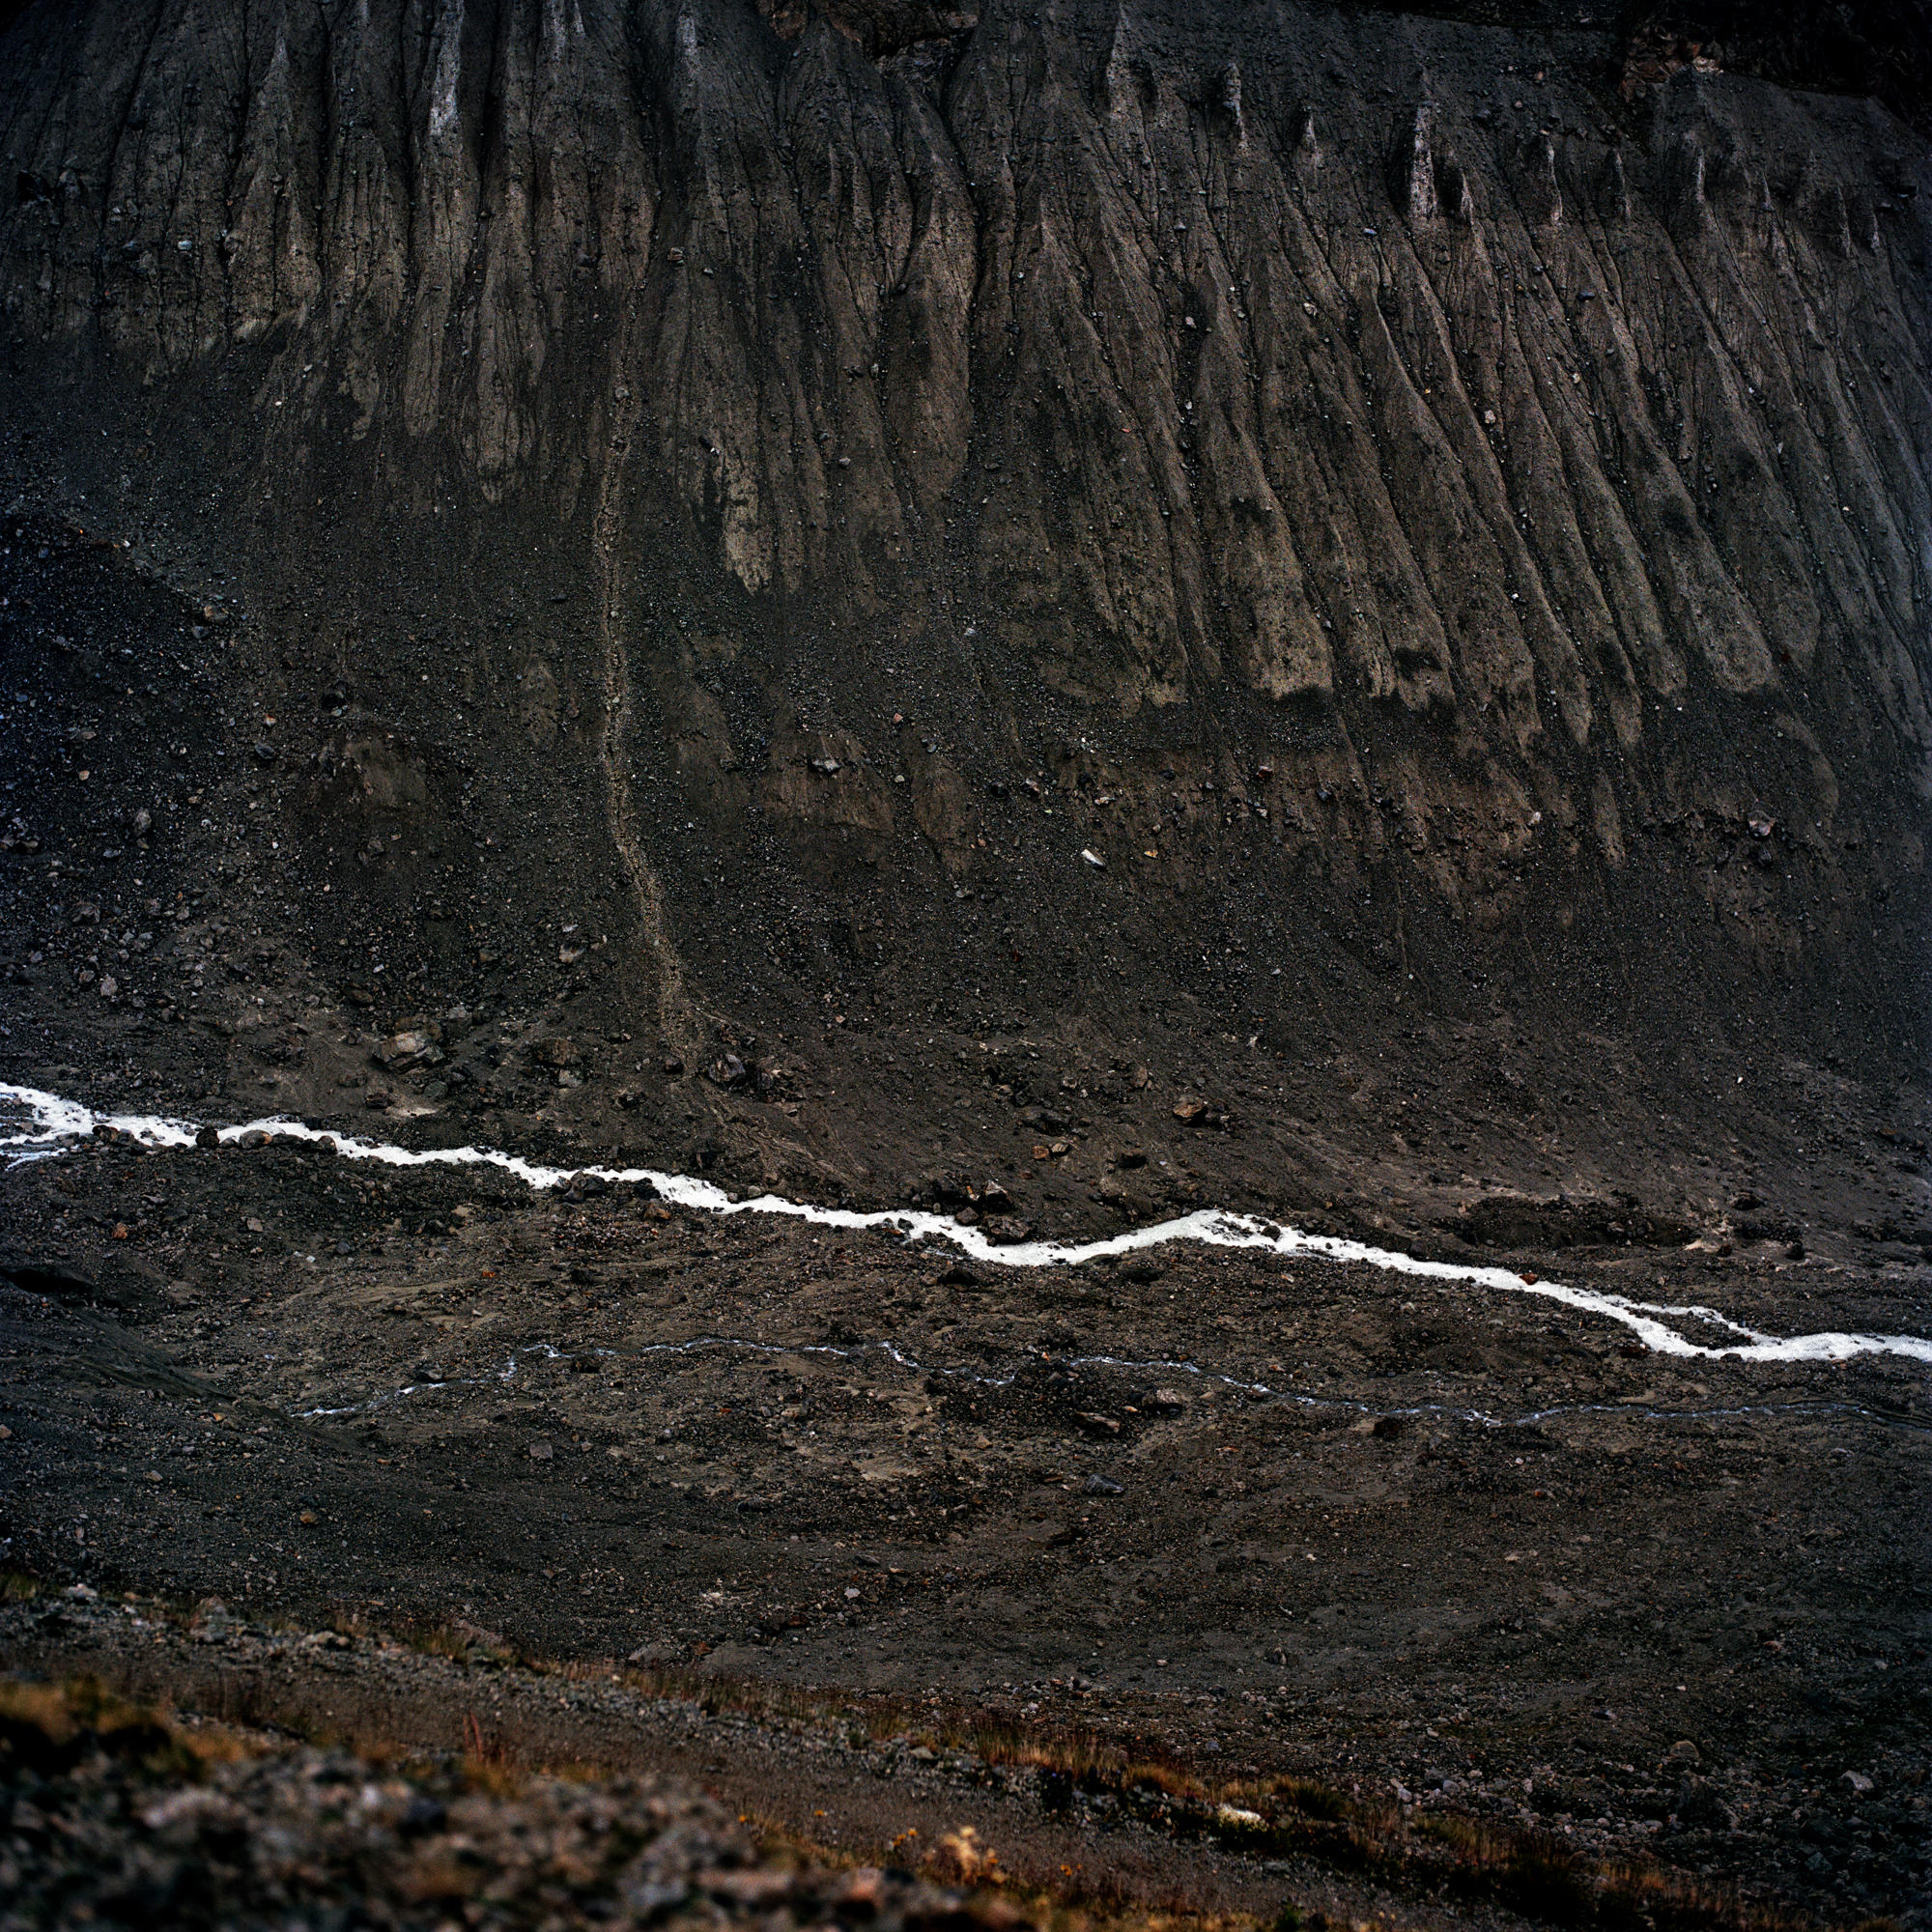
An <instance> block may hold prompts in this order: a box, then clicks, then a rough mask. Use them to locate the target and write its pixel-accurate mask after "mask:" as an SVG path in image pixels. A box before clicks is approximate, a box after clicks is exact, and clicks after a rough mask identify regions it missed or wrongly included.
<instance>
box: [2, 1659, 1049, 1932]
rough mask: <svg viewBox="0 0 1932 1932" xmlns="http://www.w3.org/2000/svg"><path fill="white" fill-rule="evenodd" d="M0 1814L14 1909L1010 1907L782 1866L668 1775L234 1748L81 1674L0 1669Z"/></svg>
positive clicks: (1006, 1922) (583, 1915)
mask: <svg viewBox="0 0 1932 1932" xmlns="http://www.w3.org/2000/svg"><path fill="white" fill-rule="evenodd" d="M0 1828H4V1829H5V1830H6V1831H7V1833H8V1834H9V1844H8V1847H7V1850H6V1852H5V1853H4V1854H0V1889H4V1891H5V1894H6V1897H7V1900H8V1904H7V1922H8V1923H9V1924H10V1925H15V1926H36V1927H39V1926H47V1927H52V1926H68V1925H82V1924H92V1923H100V1922H106V1923H117V1924H118V1923H131V1922H137V1921H140V1922H149V1923H167V1924H193V1925H196V1926H207V1927H218V1926H247V1925H261V1924H265V1923H273V1924H275V1925H278V1926H283V1927H302V1928H307V1927H316V1928H323V1927H337V1926H342V1925H360V1926H378V1927H396V1928H403V1927H423V1928H425V1932H426V1929H427V1928H430V1927H435V1926H443V1925H447V1924H450V1923H453V1922H460V1923H462V1924H464V1925H467V1926H471V1927H512V1926H518V1927H521V1926H532V1925H539V1924H540V1925H544V1926H547V1927H552V1928H555V1932H564V1928H568V1927H578V1926H588V1925H598V1926H607V1927H619V1928H622V1927H631V1926H643V1925H670V1926H693V1927H696V1926H718V1927H723V1926H727V1925H734V1924H740V1923H756V1924H758V1925H760V1926H763V1927H767V1928H779V1927H784V1926H790V1925H813V1926H831V1925H855V1924H865V1925H867V1926H872V1927H881V1928H891V1932H898V1928H903V1932H915V1928H918V1932H974V1928H993V1927H1009V1926H1012V1925H1015V1924H1017V1923H1019V1922H1020V1921H1019V1917H1018V1915H1017V1914H1016V1913H1014V1912H1012V1911H1010V1910H1009V1909H1007V1908H1005V1907H1004V1906H1002V1905H1000V1904H998V1903H997V1902H995V1903H994V1904H992V1905H990V1906H987V1907H985V1908H979V1909H976V1908H975V1907H973V1906H971V1905H970V1904H968V1903H967V1902H966V1901H965V1900H964V1899H962V1897H961V1896H960V1894H958V1893H956V1892H951V1891H945V1890H942V1889H939V1888H937V1887H935V1886H931V1885H927V1884H924V1883H923V1882H921V1881H919V1880H916V1879H914V1878H913V1877H912V1876H911V1875H910V1874H908V1873H905V1872H895V1873H890V1874H889V1873H884V1872H880V1871H877V1870H871V1869H863V1868H862V1869H857V1870H849V1871H829V1870H825V1869H823V1868H819V1869H811V1868H803V1867H798V1866H795V1865H790V1864H780V1863H778V1862H775V1861H772V1860H770V1859H768V1858H766V1857H764V1856H762V1855H761V1854H760V1853H759V1852H758V1851H757V1850H756V1849H755V1848H754V1847H753V1843H752V1841H751V1838H750V1836H749V1834H748V1833H746V1832H745V1831H744V1830H743V1829H742V1828H741V1827H740V1826H739V1825H738V1824H736V1823H734V1822H733V1821H732V1820H731V1819H729V1818H728V1817H727V1816H726V1815H725V1813H724V1811H723V1810H722V1809H721V1808H720V1807H719V1806H718V1805H717V1804H714V1803H712V1802H711V1801H710V1800H709V1799H706V1798H703V1797H700V1796H698V1795H697V1794H696V1793H695V1792H693V1791H691V1790H689V1789H687V1788H684V1787H682V1786H680V1785H678V1784H676V1783H674V1782H671V1781H668V1780H665V1779H657V1778H646V1779H641V1780H636V1779H633V1780H621V1779H620V1780H595V1781H593V1780H587V1779H582V1780H576V1781H567V1780H563V1779H559V1778H554V1777H535V1778H530V1779H528V1780H526V1781H525V1780H513V1779H510V1778H508V1777H506V1776H493V1775H492V1774H490V1773H488V1772H487V1771H486V1770H484V1769H482V1768H480V1767H478V1766H475V1765H471V1766H469V1767H468V1768H467V1769H466V1768H465V1767H463V1766H461V1765H455V1764H445V1765H443V1766H441V1767H440V1768H429V1769H424V1768H417V1769H414V1770H412V1771H410V1772H407V1773H405V1772H401V1771H398V1770H396V1769H394V1768H392V1767H387V1766H384V1765H380V1764H376V1763H372V1762H371V1761H370V1760H369V1759H367V1758H365V1757H360V1756H357V1755H356V1754H355V1753H354V1752H351V1751H347V1750H317V1749H307V1748H302V1749H287V1748H280V1749H270V1750H260V1749H258V1748H244V1747H242V1745H241V1742H240V1741H239V1740H238V1739H237V1738H236V1737H234V1736H233V1735H232V1734H222V1733H218V1732H217V1733H213V1734H211V1733H209V1732H207V1731H205V1730H196V1729H193V1728H189V1729H180V1728H177V1727H175V1726H172V1725H169V1724H167V1723H165V1722H163V1721H162V1720H161V1719H159V1718H158V1717H156V1715H155V1714H154V1713H152V1712H149V1711H144V1710H141V1709H139V1708H136V1707H133V1706H130V1705H127V1704H124V1703H121V1702H120V1701H119V1700H117V1699H115V1698H113V1697H111V1696H108V1695H105V1694H104V1693H101V1692H100V1691H99V1690H98V1688H94V1687H90V1686H88V1685H87V1684H85V1683H83V1684H79V1685H71V1686H69V1687H67V1688H65V1689H62V1688H60V1687H57V1686H51V1685H31V1684H17V1683H10V1684H7V1685H4V1686H0Z"/></svg>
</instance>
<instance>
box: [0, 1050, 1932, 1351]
mask: <svg viewBox="0 0 1932 1932" xmlns="http://www.w3.org/2000/svg"><path fill="white" fill-rule="evenodd" d="M7 1101H12V1102H13V1103H14V1105H16V1106H18V1107H20V1108H22V1109H24V1110H25V1111H26V1113H27V1114H28V1115H29V1116H30V1117H31V1126H30V1127H28V1128H25V1129H21V1130H15V1131H13V1132H9V1133H0V1151H6V1152H8V1153H9V1154H10V1155H11V1157H12V1159H14V1160H20V1159H33V1158H36V1157H46V1156H48V1155H51V1154H55V1153H58V1152H60V1151H62V1144H63V1143H64V1142H68V1141H75V1140H80V1139H84V1138H85V1137H86V1136H88V1135H89V1134H91V1133H93V1131H94V1129H95V1128H96V1127H97V1126H110V1127H113V1128H114V1129H115V1130H116V1131H117V1132H119V1133H124V1134H127V1135H128V1137H129V1138H130V1139H132V1140H136V1141H139V1142H140V1143H141V1144H142V1145H143V1146H145V1147H162V1148H192V1147H194V1146H195V1145H196V1144H197V1139H198V1136H199V1135H200V1134H201V1132H202V1131H203V1129H202V1127H201V1126H200V1125H199V1124H198V1123H197V1122H192V1121H187V1120H181V1119H171V1118H168V1117H165V1116H161V1115H153V1114H101V1113H97V1112H96V1111H95V1110H94V1109H93V1108H91V1107H87V1106H85V1105H83V1104H82V1103H81V1102H79V1101H77V1100H68V1099H63V1098H62V1097H61V1096H60V1095H59V1094H46V1093H43V1092H42V1091H41V1090H40V1089H38V1088H33V1087H14V1086H11V1085H8V1084H6V1083H4V1082H0V1102H7ZM215 1132H216V1135H217V1138H218V1140H219V1141H221V1142H223V1143H229V1142H234V1141H239V1140H240V1139H241V1136H242V1135H243V1134H247V1133H256V1132H261V1133H271V1134H274V1135H277V1136H279V1137H285V1138H287V1139H290V1140H298V1141H307V1142H309V1143H311V1144H312V1145H315V1146H318V1147H327V1148H330V1149H332V1150H333V1151H335V1152H336V1153H337V1154H339V1155H341V1156H342V1157H343V1158H344V1159H345V1160H374V1161H380V1162H382V1163H383V1164H384V1165H385V1166H388V1167H494V1168H497V1169H498V1170H499V1171H501V1172H502V1173H505V1174H511V1175H514V1176H515V1177H516V1178H517V1179H520V1180H522V1181H524V1182H526V1184H527V1185H528V1186H530V1187H532V1188H537V1189H544V1188H551V1187H554V1186H556V1185H557V1184H558V1183H559V1182H561V1181H565V1180H568V1179H571V1178H572V1177H573V1176H576V1175H594V1176H595V1177H596V1178H597V1179H600V1180H606V1181H614V1182H617V1183H619V1184H623V1185H630V1186H636V1185H638V1184H639V1183H643V1184H646V1185H648V1186H650V1187H651V1188H653V1189H654V1190H655V1191H656V1193H657V1195H658V1197H659V1199H661V1200H663V1201H668V1202H669V1203H671V1204H672V1205H673V1206H675V1207H679V1208H692V1209H695V1210H696V1211H699V1212H702V1213H708V1214H719V1215H732V1214H774V1215H780V1216H786V1217H789V1218H790V1219H793V1220H798V1221H806V1222H810V1224H811V1225H812V1226H814V1227H821V1228H840V1229H844V1230H845V1231H847V1232H848V1233H852V1234H863V1233H865V1232H867V1230H869V1229H883V1228H889V1229H892V1230H894V1231H895V1232H896V1233H899V1234H902V1235H906V1236H924V1237H926V1238H927V1239H931V1240H942V1241H945V1242H948V1243H949V1244H950V1245H952V1247H954V1248H957V1249H960V1250H961V1251H963V1252H964V1253H966V1254H967V1255H970V1256H971V1257H972V1258H973V1259H974V1260H975V1261H978V1262H980V1263H982V1264H985V1265H987V1266H990V1267H1018V1268H1025V1267H1077V1266H1079V1265H1080V1264H1082V1263H1083V1262H1091V1261H1099V1260H1102V1259H1104V1258H1106V1257H1108V1256H1114V1255H1127V1254H1135V1253H1138V1252H1140V1251H1141V1250H1143V1249H1147V1248H1157V1247H1163V1246H1165V1245H1166V1244H1167V1243H1169V1242H1170V1241H1195V1242H1199V1243H1200V1244H1202V1245H1203V1246H1206V1247H1216V1248H1245V1249H1249V1250H1260V1251H1263V1252H1265V1253H1269V1254H1276V1255H1280V1256H1282V1257H1283V1258H1284V1259H1287V1258H1289V1257H1293V1256H1296V1255H1306V1256H1311V1257H1314V1258H1317V1259H1320V1260H1323V1261H1332V1262H1343V1263H1350V1264H1357V1265H1360V1266H1365V1267H1378V1268H1384V1269H1386V1270H1388V1272H1390V1273H1392V1274H1401V1275H1408V1276H1411V1277H1414V1278H1417V1279H1421V1280H1424V1281H1441V1282H1461V1283H1465V1284H1467V1285H1468V1286H1470V1287H1473V1288H1487V1289H1491V1290H1493V1291H1494V1292H1495V1293H1499V1294H1527V1295H1534V1296H1537V1297H1538V1298H1540V1299H1542V1300H1545V1301H1555V1302H1560V1303H1561V1304H1563V1306H1565V1307H1567V1308H1575V1309H1577V1310H1578V1311H1579V1312H1581V1313H1583V1314H1588V1315H1600V1316H1603V1317H1604V1318H1605V1319H1606V1320H1608V1321H1616V1322H1620V1323H1622V1325H1623V1326H1624V1327H1626V1328H1628V1329H1630V1330H1631V1332H1632V1333H1633V1334H1634V1335H1635V1336H1636V1337H1637V1338H1638V1339H1639V1340H1640V1341H1642V1342H1643V1343H1644V1344H1645V1345H1646V1346H1647V1347H1648V1348H1650V1349H1652V1350H1655V1351H1656V1352H1657V1353H1658V1354H1661V1355H1681V1356H1690V1357H1696V1358H1698V1359H1702V1360H1706V1361H1716V1360H1719V1359H1722V1360H1729V1361H1739V1362H1842V1361H1848V1360H1850V1359H1851V1358H1852V1357H1853V1356H1855V1355H1900V1356H1903V1357H1905V1358H1906V1359H1907V1360H1909V1361H1916V1362H1925V1363H1928V1364H1932V1338H1927V1337H1924V1336H1918V1335H1873V1334H1863V1333H1854V1332H1847V1331H1845V1330H1842V1329H1826V1330H1823V1331H1821V1332H1819V1333H1816V1334H1811V1335H1789V1336H1777V1335H1768V1334H1764V1333H1762V1332H1761V1331H1759V1330H1757V1329H1754V1328H1747V1327H1745V1326H1743V1325H1742V1324H1741V1323H1739V1322H1736V1321H1732V1320H1731V1319H1730V1318H1729V1317H1728V1316H1724V1315H1720V1314H1719V1313H1718V1312H1717V1310H1715V1309H1711V1308H1704V1307H1701V1306H1698V1305H1695V1304H1690V1305H1686V1306H1682V1307H1679V1306H1675V1305H1672V1304H1669V1303H1662V1302H1651V1301H1632V1300H1631V1299H1629V1298H1628V1297H1627V1296H1625V1295H1621V1294H1605V1293H1599V1292H1598V1291H1596V1290H1594V1289H1587V1288H1572V1287H1570V1286H1568V1285H1567V1284H1566V1283H1563V1282H1557V1281H1547V1280H1543V1279H1540V1278H1539V1279H1537V1280H1534V1281H1532V1280H1530V1279H1528V1278H1527V1277H1526V1276H1523V1275H1520V1274H1516V1273H1513V1272H1511V1270H1510V1269H1508V1268H1500V1267H1477V1266H1471V1265H1469V1264H1465V1263H1462V1262H1432V1261H1424V1260H1422V1259H1420V1258H1419V1257H1417V1256H1415V1255H1406V1254H1404V1253H1403V1252H1402V1251H1401V1250H1400V1249H1396V1248H1375V1247H1370V1246H1369V1245H1368V1244H1367V1243H1365V1242H1362V1241H1350V1240H1347V1239H1345V1238H1343V1237H1342V1236H1339V1235H1311V1234H1308V1233H1306V1232H1305V1231H1304V1230H1302V1229H1300V1228H1293V1227H1286V1226H1284V1225H1282V1224H1281V1223H1279V1222H1276V1221H1269V1220H1264V1219H1263V1218H1262V1217H1261V1216H1259V1215H1254V1214H1237V1213H1235V1212H1233V1211H1232V1210H1231V1209H1228V1208H1197V1209H1196V1210H1195V1211H1194V1212H1193V1213H1191V1214H1182V1215H1179V1216H1178V1217H1177V1218H1175V1219H1174V1220H1171V1221H1159V1222H1156V1223H1154V1224H1153V1225H1152V1226H1151V1227H1146V1228H1130V1229H1128V1230H1127V1231H1126V1232H1125V1233H1124V1234H1120V1235H1110V1236H1107V1237H1106V1238H1105V1239H1104V1240H1098V1241H1068V1242H1062V1241H1015V1242H1011V1243H1008V1244H1001V1243H998V1242H994V1241H989V1240H988V1239H987V1238H986V1236H984V1235H983V1234H982V1233H981V1232H980V1230H979V1229H978V1228H962V1227H960V1226H959V1225H958V1224H957V1223H956V1222H954V1221H953V1220H952V1218H951V1217H950V1216H949V1215H944V1214H933V1213H928V1212H926V1211H924V1210H923V1209H920V1208H883V1209H881V1210H879V1211H877V1212H874V1213H862V1212H860V1211H859V1210H857V1209H855V1208H819V1207H815V1206H813V1205H812V1204H811V1203H810V1202H803V1201H788V1200H786V1199H785V1198H784V1196H783V1195H780V1194H758V1195H753V1196H751V1197H749V1198H748V1199H745V1200H742V1201H734V1200H733V1199H732V1198H731V1196H730V1195H729V1194H727V1193H726V1192H725V1189H724V1188H722V1187H720V1186H719V1185H718V1184H717V1183H716V1182H715V1181H710V1180H699V1179H696V1177H694V1176H692V1175H688V1174H669V1173H664V1172H660V1171H659V1170H658V1169H656V1168H648V1167H596V1166H584V1167H546V1166H544V1165H543V1164H541V1163H540V1162H537V1161H530V1160H526V1159H525V1158H524V1157H523V1155H521V1154H513V1153H505V1152H503V1151H501V1150H500V1149H497V1148H475V1147H461V1148H428V1149H423V1150H420V1151H418V1150H413V1149H410V1148H401V1147H395V1146H393V1145H391V1144H390V1143H388V1142H385V1141H372V1140H369V1139H367V1138H366V1137H365V1136H363V1135H360V1134H343V1133H335V1132H332V1131H330V1130H328V1129H326V1128H322V1127H311V1126H307V1125H305V1124H304V1123H303V1122H300V1121H290V1120H284V1119H277V1118H274V1117H270V1118H266V1119H263V1120H258V1121H246V1122H241V1123H240V1124H239V1125H232V1126H226V1127H219V1128H216V1129H215ZM1664 1316H1672V1317H1677V1318H1680V1319H1681V1318H1690V1319H1691V1320H1695V1321H1710V1322H1716V1323H1718V1324H1720V1325H1721V1326H1723V1327H1725V1328H1728V1329H1731V1330H1732V1331H1733V1332H1735V1333H1737V1334H1740V1335H1742V1336H1744V1337H1746V1338H1747V1339H1745V1340H1744V1341H1741V1342H1727V1343H1724V1344H1722V1345H1719V1346H1715V1347H1714V1346H1712V1345H1710V1344H1707V1343H1701V1342H1692V1341H1690V1339H1689V1338H1688V1337H1686V1336H1684V1335H1681V1334H1679V1333H1678V1332H1677V1330H1676V1329H1675V1328H1672V1327H1670V1326H1669V1325H1668V1324H1667V1323H1666V1322H1665V1321H1663V1320H1662V1317H1664Z"/></svg>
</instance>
